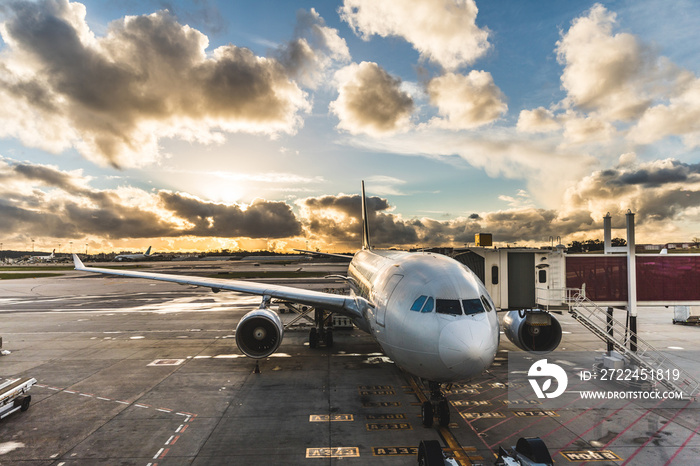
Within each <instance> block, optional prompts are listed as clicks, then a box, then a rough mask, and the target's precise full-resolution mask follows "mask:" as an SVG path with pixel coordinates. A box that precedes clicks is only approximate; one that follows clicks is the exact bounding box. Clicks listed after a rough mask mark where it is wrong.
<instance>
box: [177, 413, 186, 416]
mask: <svg viewBox="0 0 700 466" xmlns="http://www.w3.org/2000/svg"><path fill="white" fill-rule="evenodd" d="M175 414H177V415H178V416H187V414H185V413H175Z"/></svg>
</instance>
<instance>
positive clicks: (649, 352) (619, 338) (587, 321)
mask: <svg viewBox="0 0 700 466" xmlns="http://www.w3.org/2000/svg"><path fill="white" fill-rule="evenodd" d="M577 291H579V292H575V291H574V290H571V292H569V291H568V290H567V296H566V302H567V304H569V306H570V309H569V313H570V314H571V316H572V317H573V318H574V319H576V320H577V321H578V322H580V323H581V324H582V325H583V326H584V327H586V328H587V329H588V330H590V331H591V332H592V333H593V334H595V335H596V336H597V337H598V338H600V339H601V340H603V341H605V342H607V343H611V344H612V345H613V346H614V348H615V350H616V351H618V352H619V353H620V354H622V355H623V356H624V357H625V358H627V359H628V360H629V361H631V362H633V363H634V364H635V365H637V366H639V367H640V368H644V369H646V370H648V371H652V370H653V371H658V370H663V371H664V374H677V375H678V377H677V378H675V377H665V376H664V377H656V379H657V380H655V381H654V382H657V383H660V384H661V385H663V386H664V387H666V388H667V389H669V390H678V391H680V392H683V393H684V394H685V395H686V396H688V397H689V398H693V399H694V398H696V397H697V396H698V394H699V393H698V392H700V382H698V381H697V380H696V379H695V378H693V377H692V376H691V375H690V374H688V372H687V371H685V370H683V369H681V368H680V367H679V366H678V365H677V364H675V363H674V362H673V361H671V360H670V359H668V358H667V357H666V356H664V355H663V353H661V352H660V351H658V350H656V349H655V348H654V347H653V346H652V345H650V344H649V343H647V342H646V341H644V340H643V339H641V338H639V336H638V335H636V334H634V333H633V332H632V331H631V330H629V329H628V328H627V325H626V324H625V323H624V322H620V321H619V320H616V319H614V318H613V317H612V316H610V315H609V314H608V313H607V312H606V310H605V309H603V308H601V307H600V306H598V305H597V304H596V303H594V302H593V301H591V300H590V299H588V298H586V296H585V295H584V294H583V293H581V292H580V290H577ZM635 338H636V346H637V351H631V350H630V349H628V345H629V343H630V341H633V340H634V339H635ZM666 371H669V372H666Z"/></svg>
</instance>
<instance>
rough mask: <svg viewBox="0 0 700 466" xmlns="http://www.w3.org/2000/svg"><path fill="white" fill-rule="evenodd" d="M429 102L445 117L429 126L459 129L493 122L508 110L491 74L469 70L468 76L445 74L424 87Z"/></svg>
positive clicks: (433, 121)
mask: <svg viewBox="0 0 700 466" xmlns="http://www.w3.org/2000/svg"><path fill="white" fill-rule="evenodd" d="M427 89H428V94H429V96H430V103H431V104H432V105H435V106H436V107H437V108H438V113H439V114H440V115H441V116H443V117H444V118H442V119H440V118H435V119H433V120H432V121H431V123H432V124H436V125H439V126H441V127H445V128H449V129H454V130H460V129H471V128H476V127H479V126H482V125H485V124H488V123H492V122H494V121H495V120H497V119H498V118H500V117H501V116H502V115H503V114H505V113H506V112H507V111H508V105H506V103H505V102H504V99H505V97H504V95H503V93H502V92H501V90H500V89H499V88H498V86H496V85H495V84H494V82H493V77H491V73H489V72H486V71H476V70H472V71H470V72H469V74H468V75H466V76H465V75H461V74H455V73H447V74H445V75H443V76H440V77H437V78H433V79H432V80H430V82H429V83H428V86H427Z"/></svg>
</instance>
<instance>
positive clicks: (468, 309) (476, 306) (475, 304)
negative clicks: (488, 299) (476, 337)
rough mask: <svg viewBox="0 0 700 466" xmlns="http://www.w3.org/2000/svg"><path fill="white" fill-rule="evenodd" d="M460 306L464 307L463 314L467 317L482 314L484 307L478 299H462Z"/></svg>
mask: <svg viewBox="0 0 700 466" xmlns="http://www.w3.org/2000/svg"><path fill="white" fill-rule="evenodd" d="M462 306H464V313H465V314H466V315H468V316H470V315H472V314H479V313H480V312H484V306H483V304H481V300H480V299H463V300H462Z"/></svg>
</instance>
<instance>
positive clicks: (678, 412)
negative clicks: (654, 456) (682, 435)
mask: <svg viewBox="0 0 700 466" xmlns="http://www.w3.org/2000/svg"><path fill="white" fill-rule="evenodd" d="M690 403H691V401H688V402H687V403H686V404H685V406H683V407H682V408H681V409H679V410H678V411H677V412H676V414H674V415H673V417H672V418H671V419H669V420H668V421H666V424H664V425H663V426H661V427H660V428H659V430H657V431H656V432H654V433H653V434H652V435H650V436H649V438H648V439H647V441H646V442H644V443H643V444H642V446H641V447H639V448H637V450H635V452H634V453H632V456H630V457H629V458H627V460H626V461H625V462H624V463H622V466H625V465H626V464H627V463H629V462H630V461H631V460H632V458H634V457H635V456H637V453H639V452H640V451H642V448H644V447H646V446H647V445H648V444H649V442H651V441H652V440H653V439H654V438H655V436H656V434H658V433H659V432H661V431H662V430H664V429H665V428H666V427H668V426H669V424H671V422H673V420H674V419H675V418H676V417H677V416H678V415H679V414H680V413H682V412H683V411H685V408H687V407H688V405H689V404H690Z"/></svg>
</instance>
